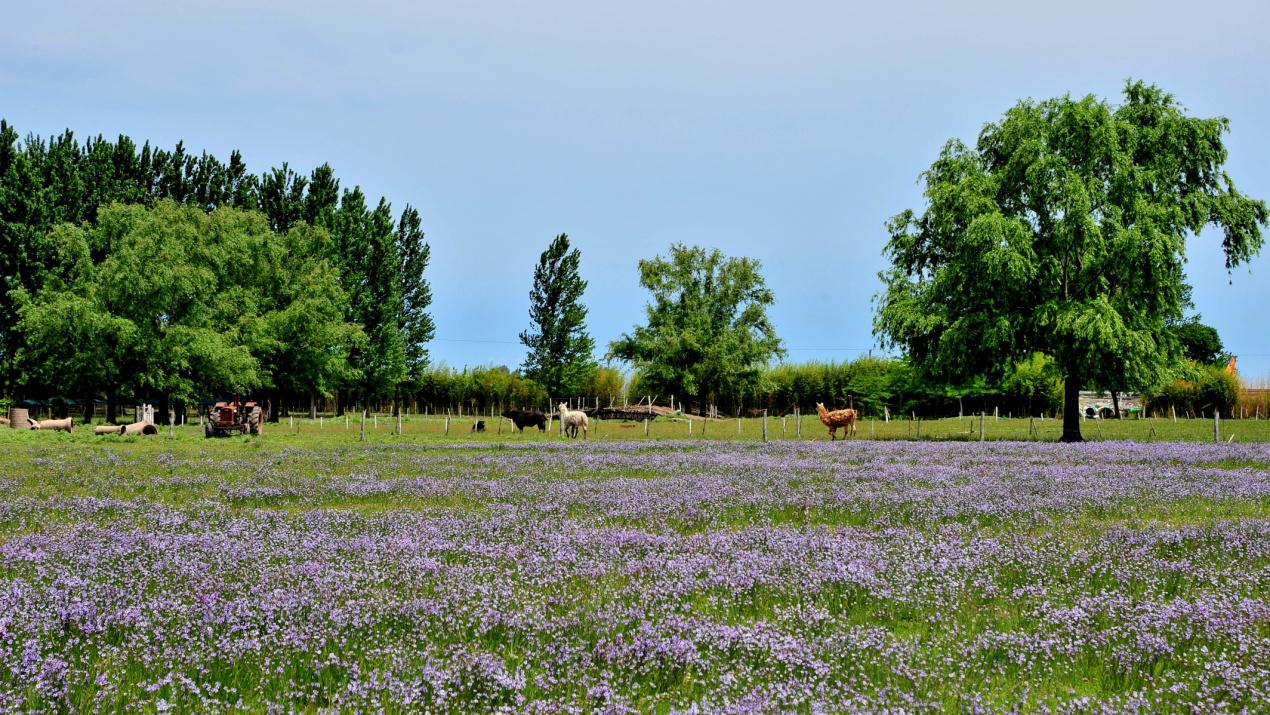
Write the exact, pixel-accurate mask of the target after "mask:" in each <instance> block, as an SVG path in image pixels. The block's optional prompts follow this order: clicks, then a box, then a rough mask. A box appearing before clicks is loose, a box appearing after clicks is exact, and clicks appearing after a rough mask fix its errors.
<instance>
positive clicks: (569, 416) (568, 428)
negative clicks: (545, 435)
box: [560, 402, 591, 439]
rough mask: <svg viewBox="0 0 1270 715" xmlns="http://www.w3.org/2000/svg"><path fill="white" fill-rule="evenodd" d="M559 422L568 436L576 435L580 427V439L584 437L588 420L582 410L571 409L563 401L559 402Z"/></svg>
mask: <svg viewBox="0 0 1270 715" xmlns="http://www.w3.org/2000/svg"><path fill="white" fill-rule="evenodd" d="M560 424H561V426H562V427H563V428H564V433H565V434H567V435H569V436H570V437H577V436H578V428H579V427H581V428H582V439H586V435H587V427H589V426H590V424H591V423H590V421H589V420H588V419H587V416H586V413H585V412H583V411H582V410H571V409H569V406H568V405H566V404H565V403H563V402H561V403H560Z"/></svg>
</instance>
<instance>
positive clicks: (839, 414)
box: [816, 402, 856, 442]
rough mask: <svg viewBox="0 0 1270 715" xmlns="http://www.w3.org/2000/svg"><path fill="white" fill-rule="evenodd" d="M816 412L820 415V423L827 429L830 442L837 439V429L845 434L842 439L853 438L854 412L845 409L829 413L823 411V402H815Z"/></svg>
mask: <svg viewBox="0 0 1270 715" xmlns="http://www.w3.org/2000/svg"><path fill="white" fill-rule="evenodd" d="M816 412H817V413H818V414H819V415H820V422H821V423H822V424H824V426H826V427H828V428H829V441H830V442H832V441H834V440H835V439H837V438H838V428H839V427H841V428H842V431H843V432H844V433H845V437H844V439H846V438H849V437H854V436H855V418H856V411H855V410H853V409H851V408H847V409H845V410H834V411H833V412H830V411H829V410H826V409H825V405H824V403H823V402H817V403H816Z"/></svg>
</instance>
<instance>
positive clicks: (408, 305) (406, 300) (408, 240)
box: [396, 206, 436, 384]
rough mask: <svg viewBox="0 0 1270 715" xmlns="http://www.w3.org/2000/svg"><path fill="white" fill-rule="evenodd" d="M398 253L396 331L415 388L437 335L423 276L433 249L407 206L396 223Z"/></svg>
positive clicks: (429, 294) (419, 222) (426, 284)
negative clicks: (398, 308)
mask: <svg viewBox="0 0 1270 715" xmlns="http://www.w3.org/2000/svg"><path fill="white" fill-rule="evenodd" d="M396 241H397V253H398V255H399V256H400V257H401V278H400V280H401V317H400V319H399V321H398V326H397V327H398V329H399V330H400V331H401V334H402V337H403V338H404V339H405V343H406V371H407V375H408V379H409V380H410V381H411V382H412V383H414V384H418V380H419V377H420V376H421V375H422V374H423V370H424V368H426V367H427V365H428V348H427V344H428V341H430V340H432V337H433V335H435V333H436V326H435V324H434V323H433V322H432V315H431V314H429V313H428V306H430V305H432V287H431V286H430V285H429V284H428V279H427V276H426V275H425V273H426V271H427V269H428V260H429V258H431V255H432V248H431V247H430V246H429V245H428V243H427V241H425V240H424V236H423V228H422V222H421V221H420V219H419V212H418V211H416V210H415V209H414V208H413V207H411V206H406V208H405V210H404V211H402V212H401V219H400V220H399V221H398V222H397V234H396Z"/></svg>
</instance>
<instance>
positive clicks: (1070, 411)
mask: <svg viewBox="0 0 1270 715" xmlns="http://www.w3.org/2000/svg"><path fill="white" fill-rule="evenodd" d="M1058 441H1059V442H1084V441H1085V438H1084V437H1081V436H1080V379H1079V378H1077V377H1076V376H1075V375H1073V374H1072V373H1071V372H1070V371H1068V373H1067V381H1066V382H1064V383H1063V436H1062V437H1059V438H1058Z"/></svg>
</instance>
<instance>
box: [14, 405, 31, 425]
mask: <svg viewBox="0 0 1270 715" xmlns="http://www.w3.org/2000/svg"><path fill="white" fill-rule="evenodd" d="M30 421H31V413H30V412H28V411H27V409H26V408H25V407H10V408H9V427H11V428H13V429H22V427H23V426H26V425H28V423H30Z"/></svg>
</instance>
